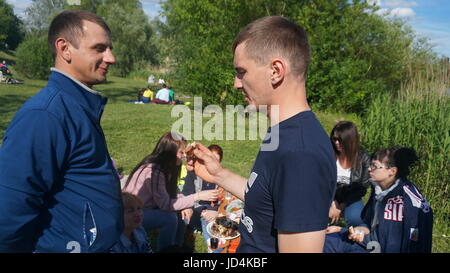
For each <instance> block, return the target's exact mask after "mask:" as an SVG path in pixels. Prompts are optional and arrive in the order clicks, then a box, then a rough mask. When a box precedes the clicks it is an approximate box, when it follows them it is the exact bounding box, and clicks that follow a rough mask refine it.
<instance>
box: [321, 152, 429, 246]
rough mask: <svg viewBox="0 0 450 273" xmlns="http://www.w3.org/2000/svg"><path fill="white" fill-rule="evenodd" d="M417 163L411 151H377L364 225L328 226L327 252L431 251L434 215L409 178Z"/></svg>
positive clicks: (372, 165)
mask: <svg viewBox="0 0 450 273" xmlns="http://www.w3.org/2000/svg"><path fill="white" fill-rule="evenodd" d="M417 160H418V158H417V155H416V153H415V151H414V150H413V149H410V148H404V147H397V146H395V147H391V148H388V149H383V150H380V151H378V152H376V153H375V154H374V155H373V156H372V161H371V164H370V166H369V172H370V177H371V179H372V183H373V190H372V194H371V196H370V199H369V201H368V202H367V204H366V206H365V207H364V209H363V211H362V214H361V215H362V219H363V222H364V224H362V225H361V226H357V227H355V228H353V227H350V228H349V229H348V230H347V229H343V228H341V227H338V226H330V227H328V229H327V233H328V234H327V235H326V239H325V246H324V252H326V253H352V252H362V253H367V252H381V253H418V252H420V253H429V252H431V243H432V234H433V230H432V229H433V212H432V210H431V208H430V205H429V204H428V202H427V201H426V200H425V198H424V197H423V196H422V194H421V193H420V192H419V190H418V189H417V188H416V186H415V185H414V184H413V183H412V182H410V181H409V180H408V179H407V176H408V175H409V172H410V166H411V165H412V164H414V163H415V162H416V161H417Z"/></svg>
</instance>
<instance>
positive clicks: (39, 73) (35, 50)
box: [15, 36, 53, 80]
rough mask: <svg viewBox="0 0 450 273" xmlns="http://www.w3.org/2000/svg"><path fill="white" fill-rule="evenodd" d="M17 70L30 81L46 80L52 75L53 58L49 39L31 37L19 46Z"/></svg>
mask: <svg viewBox="0 0 450 273" xmlns="http://www.w3.org/2000/svg"><path fill="white" fill-rule="evenodd" d="M16 58H17V62H16V66H15V68H16V70H17V71H18V72H19V73H20V74H21V75H23V76H25V77H27V78H30V79H40V80H45V79H47V78H48V76H49V75H50V67H52V66H53V57H52V55H51V53H50V48H49V46H48V43H47V37H46V36H42V37H39V38H36V37H29V38H28V39H27V40H25V41H24V42H23V43H21V44H20V45H19V47H18V48H17V51H16Z"/></svg>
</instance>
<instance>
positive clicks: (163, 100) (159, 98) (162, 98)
mask: <svg viewBox="0 0 450 273" xmlns="http://www.w3.org/2000/svg"><path fill="white" fill-rule="evenodd" d="M162 87H163V88H161V89H159V90H158V92H157V93H156V96H155V99H154V100H153V101H152V102H153V103H157V104H169V103H170V92H169V91H170V90H169V88H167V84H166V83H163V84H162ZM172 92H173V91H172Z"/></svg>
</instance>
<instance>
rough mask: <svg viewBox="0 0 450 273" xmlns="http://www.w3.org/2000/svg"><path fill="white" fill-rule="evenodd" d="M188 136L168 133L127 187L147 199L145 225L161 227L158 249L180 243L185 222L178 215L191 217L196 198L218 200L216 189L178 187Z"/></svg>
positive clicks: (184, 217)
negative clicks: (183, 189) (184, 191)
mask: <svg viewBox="0 0 450 273" xmlns="http://www.w3.org/2000/svg"><path fill="white" fill-rule="evenodd" d="M185 147H186V140H185V139H184V137H183V136H181V135H179V134H177V133H175V132H167V133H165V134H164V135H163V136H162V137H161V138H160V139H159V141H158V143H157V144H156V147H155V149H154V150H153V152H152V153H151V154H149V155H147V156H146V157H144V159H143V160H142V161H141V162H140V163H139V164H138V165H137V166H136V167H135V168H134V169H133V171H132V172H131V174H130V176H129V177H128V180H127V182H126V184H125V187H124V189H123V190H124V191H125V192H129V193H132V194H135V195H137V196H138V197H139V198H140V199H141V200H142V201H143V202H144V221H143V226H144V228H145V229H146V230H147V231H149V230H151V229H155V228H159V230H160V232H159V237H158V249H159V250H163V249H164V248H166V247H170V246H174V245H181V244H182V238H183V237H184V230H183V229H184V227H185V225H183V224H182V222H181V217H178V212H179V211H181V215H182V218H183V219H186V220H187V221H189V218H190V216H191V215H192V206H193V205H194V202H195V201H199V200H204V201H215V200H216V199H217V196H218V191H217V190H207V191H201V192H197V193H194V194H191V195H188V196H184V195H183V194H181V193H180V192H179V190H178V187H177V181H178V179H179V177H180V172H181V163H182V159H183V157H184V155H183V152H182V151H183V149H184V148H185Z"/></svg>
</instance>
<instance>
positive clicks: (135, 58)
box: [97, 1, 157, 76]
mask: <svg viewBox="0 0 450 273" xmlns="http://www.w3.org/2000/svg"><path fill="white" fill-rule="evenodd" d="M137 2H138V3H139V1H137ZM126 3H128V4H127V5H125V6H121V5H120V2H118V3H112V4H106V5H104V6H100V7H99V8H98V9H97V13H98V14H99V15H100V16H102V17H103V18H104V19H105V21H106V22H107V24H108V26H109V27H110V29H111V38H112V42H113V48H114V49H113V53H114V55H115V56H116V60H117V62H116V64H115V65H114V66H112V67H111V72H112V74H115V75H118V76H126V75H128V73H130V72H131V71H132V70H136V69H140V68H144V67H147V66H148V65H149V64H155V63H156V62H157V60H156V55H157V48H156V47H155V46H154V44H153V41H152V36H153V33H154V31H153V29H152V27H151V26H150V23H149V21H148V18H147V16H146V15H145V13H144V11H143V9H142V7H140V3H139V5H137V4H135V5H133V4H132V3H131V2H128V1H127V2H126Z"/></svg>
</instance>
